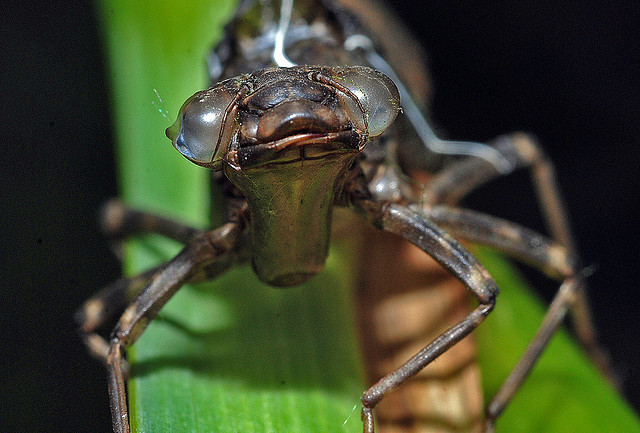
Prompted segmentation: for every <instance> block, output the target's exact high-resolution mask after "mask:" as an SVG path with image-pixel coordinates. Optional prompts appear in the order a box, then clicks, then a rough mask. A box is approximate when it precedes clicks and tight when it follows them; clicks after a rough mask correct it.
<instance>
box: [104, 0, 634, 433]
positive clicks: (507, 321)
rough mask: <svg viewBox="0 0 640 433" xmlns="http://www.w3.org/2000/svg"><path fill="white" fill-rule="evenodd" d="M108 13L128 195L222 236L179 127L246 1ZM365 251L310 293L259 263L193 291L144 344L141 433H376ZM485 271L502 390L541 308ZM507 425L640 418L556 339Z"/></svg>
mask: <svg viewBox="0 0 640 433" xmlns="http://www.w3.org/2000/svg"><path fill="white" fill-rule="evenodd" d="M99 7H100V12H101V17H102V23H103V29H104V35H105V41H106V44H107V51H108V54H109V62H110V71H111V85H112V90H113V107H114V119H115V126H116V132H117V138H118V146H119V169H120V179H121V190H122V196H123V198H124V199H125V200H126V201H127V202H129V203H131V204H134V205H136V206H139V207H143V208H145V209H149V210H153V211H158V212H162V213H165V214H169V215H174V216H176V217H178V218H179V219H181V220H183V221H186V222H189V223H191V224H194V225H198V226H203V227H204V226H207V219H208V218H207V213H208V209H209V192H208V177H207V176H208V173H207V171H206V170H204V169H202V168H198V167H196V166H194V165H193V164H191V163H190V162H188V161H187V160H185V159H184V158H182V157H181V156H180V155H179V154H178V153H177V152H176V151H175V150H174V149H173V148H172V146H171V145H170V143H169V140H167V139H166V138H165V137H164V129H165V128H166V127H167V126H169V125H170V124H171V123H172V120H173V119H174V118H175V115H176V114H177V112H178V109H179V107H180V106H181V105H182V103H183V101H184V100H185V99H186V98H187V97H188V96H190V95H191V94H193V93H194V92H195V91H197V90H200V89H202V88H204V87H206V85H207V79H206V69H205V58H206V55H207V53H208V51H209V50H210V48H211V47H212V46H213V44H214V43H215V42H216V41H217V40H218V39H219V37H220V36H221V34H222V25H223V24H224V23H225V22H226V21H227V20H228V19H229V17H230V16H231V13H232V11H233V8H234V7H235V5H234V4H233V2H232V3H229V2H227V1H223V0H210V1H197V2H195V1H185V0H173V1H171V2H169V1H155V2H154V1H148V0H146V1H145V0H141V1H135V2H132V1H123V0H103V1H102V2H100V3H99ZM156 92H157V93H156ZM157 95H159V97H158V96H157ZM160 98H161V100H160ZM161 111H162V112H165V111H166V112H167V113H168V114H167V116H169V118H165V117H164V115H163V114H162V113H161ZM214 208H215V205H214ZM178 248H179V247H178V245H176V244H175V243H172V242H170V241H166V240H163V239H160V238H157V237H153V236H151V237H148V238H145V239H144V240H143V241H141V242H137V243H134V244H132V245H130V247H129V249H128V254H127V255H128V259H127V263H126V264H127V268H128V271H130V272H135V271H136V270H141V269H144V268H145V267H147V266H149V265H150V264H152V263H158V262H159V261H162V260H166V259H168V258H170V257H171V256H172V255H173V254H175V252H176V251H177V250H178ZM350 250H351V246H349V245H335V246H333V247H332V250H331V255H330V258H329V263H328V266H327V271H326V272H324V273H322V274H321V275H320V276H318V277H316V278H315V279H313V280H312V281H311V282H309V283H307V284H305V285H304V286H302V287H300V288H294V289H289V290H286V291H283V290H279V289H274V288H271V287H267V286H264V285H263V284H261V283H259V282H258V281H257V280H256V277H255V276H254V275H253V273H252V272H251V270H250V269H248V267H246V266H245V267H241V268H239V269H235V270H233V271H231V272H229V273H228V274H227V275H225V276H224V277H222V278H220V279H218V280H216V281H215V282H212V283H206V284H201V285H198V286H197V287H185V288H183V289H181V290H180V291H179V292H178V294H177V295H176V296H175V297H174V299H172V300H171V301H170V302H169V303H168V304H167V306H166V307H165V308H164V309H163V310H162V311H161V313H160V315H159V317H158V318H157V319H156V320H154V321H153V323H152V324H151V325H150V326H149V328H148V330H147V331H146V332H145V333H144V334H143V336H142V337H141V338H140V340H139V341H138V342H137V343H136V344H135V345H134V346H133V347H132V348H131V349H129V350H128V356H129V359H130V361H131V364H132V371H131V379H130V381H129V405H130V410H131V423H132V426H133V428H134V431H139V432H189V433H191V432H240V431H241V432H244V433H252V432H255V433H257V432H261V433H265V432H296V433H302V432H335V431H345V432H357V431H361V428H362V427H361V422H360V417H359V406H358V408H356V409H355V410H354V406H356V405H358V404H359V397H360V394H361V392H362V390H363V389H364V374H363V368H362V361H361V360H360V358H359V353H358V342H357V339H356V338H357V337H356V335H357V334H356V332H355V324H354V319H353V318H352V314H351V311H352V308H353V305H352V303H351V302H352V301H351V296H350V294H349V293H350V290H351V287H353V279H354V278H353V270H352V269H353V267H352V266H349V265H348V264H349V263H351V264H352V263H353V260H352V254H351V251H350ZM485 262H486V263H491V264H492V266H490V270H491V271H492V273H493V274H494V275H496V276H497V279H498V282H499V284H500V286H501V287H502V288H503V291H502V294H501V295H500V297H499V300H498V306H497V308H496V310H495V311H494V312H493V313H492V315H491V317H490V318H489V320H488V321H487V323H486V324H483V325H482V327H481V330H480V332H478V340H479V343H480V347H481V352H480V355H479V356H480V360H481V362H482V366H483V374H484V377H485V385H486V391H487V392H488V395H492V393H494V392H495V390H496V389H497V387H498V386H499V383H500V381H501V380H502V379H503V378H504V377H506V375H507V374H508V371H509V369H510V368H511V367H512V366H513V364H514V363H515V360H516V359H517V358H518V356H519V355H520V353H521V352H522V350H523V348H524V345H525V344H526V342H527V341H528V339H529V338H530V336H531V335H532V334H533V332H534V330H535V327H536V326H537V324H538V323H539V321H540V312H541V308H540V305H539V302H538V301H536V300H535V299H533V298H532V297H531V295H530V294H528V293H529V292H527V291H526V290H523V289H522V288H521V284H520V282H517V281H516V279H515V278H514V276H513V275H512V272H511V271H510V270H509V269H508V267H505V266H504V265H503V264H502V263H501V262H500V261H499V260H496V259H494V258H491V259H488V261H485ZM493 263H495V264H493ZM105 410H107V409H106V408H105ZM345 420H346V421H347V422H346V424H344V425H343V423H344V422H345ZM498 428H499V431H503V432H514V431H518V432H563V433H564V432H567V431H580V432H588V431H593V432H596V431H597V432H604V431H625V432H632V431H640V427H639V424H638V420H637V419H636V418H635V416H634V415H633V413H632V412H631V410H630V409H629V408H628V407H627V405H626V404H625V403H624V402H623V401H622V400H621V399H620V398H618V397H617V396H616V394H615V393H614V392H613V391H612V390H611V389H610V388H609V387H608V386H607V385H606V383H605V382H604V381H603V380H602V379H601V378H600V377H599V376H598V374H597V373H596V372H595V371H594V370H593V368H592V367H591V365H590V364H589V363H588V361H586V360H585V359H584V357H583V356H582V355H581V353H580V351H579V350H578V349H576V348H575V346H574V345H573V343H572V342H571V341H570V339H569V338H568V337H567V336H566V335H564V334H563V335H561V336H559V337H557V338H555V339H554V342H553V344H552V348H551V349H550V351H549V352H548V353H547V354H545V355H544V357H543V360H542V362H541V365H540V366H539V368H537V369H536V370H535V373H534V374H533V375H532V377H531V378H530V380H528V381H527V384H526V386H525V389H524V390H523V392H521V393H519V394H518V396H517V398H516V399H515V400H514V402H513V404H512V405H511V406H510V407H509V408H508V410H507V411H506V413H505V415H504V417H503V418H501V420H500V421H499V424H498Z"/></svg>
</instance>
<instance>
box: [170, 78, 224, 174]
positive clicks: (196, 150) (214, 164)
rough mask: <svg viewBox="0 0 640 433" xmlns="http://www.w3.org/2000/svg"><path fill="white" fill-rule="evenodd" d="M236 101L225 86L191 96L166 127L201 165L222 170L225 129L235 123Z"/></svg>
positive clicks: (173, 139)
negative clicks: (175, 117)
mask: <svg viewBox="0 0 640 433" xmlns="http://www.w3.org/2000/svg"><path fill="white" fill-rule="evenodd" d="M234 101H235V96H234V95H232V94H231V93H229V92H228V91H227V90H226V88H225V87H222V86H217V87H213V88H211V89H208V90H203V91H201V92H198V93H196V94H195V95H193V96H192V97H191V98H189V99H187V101H186V102H185V103H184V104H183V105H182V108H181V109H180V113H179V114H178V118H177V120H176V121H175V123H174V124H173V125H171V126H170V127H169V128H167V130H166V134H167V137H169V138H170V139H171V142H172V143H173V147H175V148H176V149H178V151H179V152H180V153H182V154H183V155H184V156H185V157H187V158H188V159H189V160H191V161H192V162H194V163H196V164H198V165H202V166H204V167H208V168H212V169H214V170H217V169H220V168H221V166H222V159H223V158H224V156H225V154H226V152H227V146H228V140H225V138H226V137H228V134H227V133H226V132H227V131H224V130H223V129H227V130H228V129H230V128H229V127H228V125H232V124H233V122H232V121H231V119H233V114H234V113H232V111H234V109H235V107H233V106H232V103H233V102H234ZM227 113H228V114H227ZM225 119H226V121H225Z"/></svg>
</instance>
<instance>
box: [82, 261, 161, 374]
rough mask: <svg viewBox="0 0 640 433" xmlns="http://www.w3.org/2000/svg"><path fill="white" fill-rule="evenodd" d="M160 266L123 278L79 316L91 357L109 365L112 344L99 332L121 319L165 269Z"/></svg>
mask: <svg viewBox="0 0 640 433" xmlns="http://www.w3.org/2000/svg"><path fill="white" fill-rule="evenodd" d="M161 267H162V266H158V267H155V268H152V269H148V270H146V271H144V272H142V273H140V274H138V275H136V276H133V277H129V278H120V279H118V280H116V281H114V282H113V283H111V284H109V285H108V286H106V287H104V288H103V289H102V290H100V291H99V292H97V293H96V294H94V295H93V296H92V297H91V298H90V299H88V300H87V301H86V302H85V303H84V304H83V305H82V307H80V308H79V309H78V311H77V312H76V314H75V320H76V323H78V325H79V327H80V332H81V334H82V340H83V341H84V343H85V345H86V346H87V348H88V349H89V353H90V354H91V355H92V356H93V357H95V358H97V359H99V360H100V361H102V362H103V363H106V362H107V354H108V352H109V343H108V342H107V341H106V340H105V339H104V338H102V337H101V336H100V335H98V333H97V332H96V331H97V330H98V329H100V328H101V327H102V326H103V325H105V324H107V323H108V322H109V320H111V319H112V318H114V317H118V316H119V315H120V314H122V312H123V311H124V309H125V308H126V307H127V305H128V304H129V302H131V300H132V299H134V298H135V297H136V296H137V295H138V293H140V290H142V289H143V288H144V287H145V286H146V285H147V283H148V282H149V280H150V279H151V277H152V276H153V275H154V274H155V273H156V272H158V270H159V269H161Z"/></svg>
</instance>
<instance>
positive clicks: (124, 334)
mask: <svg viewBox="0 0 640 433" xmlns="http://www.w3.org/2000/svg"><path fill="white" fill-rule="evenodd" d="M240 231H241V229H240V227H239V225H238V224H236V223H227V224H225V225H224V226H222V227H220V228H219V229H217V230H213V231H211V232H207V233H205V234H204V235H201V236H197V237H195V238H193V239H192V240H191V241H190V242H189V243H188V244H187V246H186V247H185V248H184V249H183V250H182V251H181V252H180V253H179V254H178V255H177V256H176V257H174V258H173V259H172V260H171V261H169V262H168V263H167V264H166V265H164V266H163V267H162V268H161V269H160V270H159V271H158V272H157V273H156V274H155V275H154V276H153V277H151V279H150V281H149V284H148V285H147V286H146V287H145V288H144V289H143V290H142V291H141V292H140V295H139V296H138V297H137V298H136V299H135V300H134V301H133V302H132V303H131V304H130V305H129V306H128V307H127V308H126V310H125V311H124V313H123V314H122V316H121V317H120V321H119V322H118V324H117V325H116V327H115V329H114V330H113V333H112V337H111V341H110V344H109V351H108V355H107V370H108V374H109V399H110V403H111V417H112V421H113V429H114V432H115V433H129V431H130V430H129V415H128V410H127V399H126V391H125V373H124V371H123V363H124V360H123V355H124V350H125V349H126V348H127V347H129V346H131V345H132V344H133V343H135V342H136V340H137V339H138V338H139V337H140V335H141V334H142V333H143V332H144V330H145V329H146V327H147V325H148V324H149V322H151V320H153V318H154V317H155V316H156V315H157V314H158V312H159V311H160V309H161V308H162V307H163V306H164V305H165V304H166V303H167V301H168V300H169V299H170V298H171V297H172V296H173V294H174V293H176V291H177V290H178V289H179V288H180V287H182V286H183V285H184V284H185V283H186V282H188V281H189V280H191V279H192V278H193V277H194V276H197V275H198V273H200V272H201V271H202V270H204V269H206V268H207V267H208V266H211V265H212V264H214V263H215V262H216V260H218V259H219V258H220V257H221V256H223V255H224V254H225V253H227V252H229V251H231V250H233V249H234V248H235V246H236V244H237V242H238V240H239V237H240Z"/></svg>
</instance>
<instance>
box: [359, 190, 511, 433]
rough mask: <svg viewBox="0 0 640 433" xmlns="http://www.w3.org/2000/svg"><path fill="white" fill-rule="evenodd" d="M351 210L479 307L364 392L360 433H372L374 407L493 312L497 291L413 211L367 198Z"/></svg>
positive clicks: (452, 243) (452, 241) (451, 241)
mask: <svg viewBox="0 0 640 433" xmlns="http://www.w3.org/2000/svg"><path fill="white" fill-rule="evenodd" d="M352 205H353V207H355V209H356V211H357V212H358V213H360V214H361V215H363V216H364V217H365V218H366V219H368V220H369V221H370V222H371V223H372V224H373V225H375V226H376V227H378V228H380V229H382V230H384V231H387V232H390V233H394V234H396V235H399V236H401V237H402V238H404V239H406V240H408V241H409V242H411V243H412V244H414V245H416V246H417V247H419V248H420V249H421V250H423V251H424V252H426V253H427V254H428V255H430V256H431V257H433V258H434V259H435V260H436V261H437V262H438V263H440V264H441V265H442V266H443V267H444V268H445V269H447V270H448V271H449V272H451V273H452V274H453V275H454V276H455V277H456V278H457V279H458V280H460V281H461V282H462V283H463V284H464V285H465V286H466V287H467V288H468V289H469V290H470V291H471V293H472V294H473V295H474V296H475V297H476V298H477V299H478V301H479V305H478V306H477V307H476V308H475V309H474V310H473V311H472V312H471V313H470V314H469V315H467V317H465V318H464V319H463V320H462V321H461V322H460V323H458V324H457V325H454V326H453V327H451V328H449V329H448V330H446V331H445V332H444V333H442V334H441V335H440V336H439V337H438V338H436V339H435V340H434V341H432V342H431V343H430V344H428V345H427V346H426V347H425V348H424V349H422V350H420V351H419V352H418V353H417V354H416V355H414V356H413V357H412V358H411V359H409V360H408V361H407V362H406V363H405V364H404V365H403V366H402V367H400V368H399V369H397V370H396V371H394V372H392V373H390V374H388V375H386V376H385V377H383V378H382V379H380V380H379V381H378V382H377V383H376V384H374V385H373V386H372V387H371V388H369V389H368V390H366V391H365V392H364V394H363V396H362V404H363V409H362V419H363V423H364V433H374V420H373V408H374V407H375V405H376V404H377V403H379V402H380V400H382V399H383V398H384V397H385V396H386V395H387V394H388V393H390V392H391V391H393V390H394V389H396V388H397V387H399V386H400V385H402V384H403V383H405V382H406V381H407V380H409V379H410V378H412V377H413V376H415V375H416V374H417V373H418V372H420V371H421V370H422V369H424V368H425V367H426V366H427V365H428V364H429V363H431V362H432V361H433V360H434V359H436V358H437V357H438V356H440V355H441V354H442V353H444V352H446V351H447V350H449V349H450V348H451V347H452V346H453V345H455V344H456V343H457V342H459V341H460V340H462V339H463V338H464V337H466V336H467V335H468V334H469V333H470V332H471V331H473V330H474V329H475V328H476V327H477V326H478V325H479V324H480V323H482V322H483V321H484V319H485V318H486V317H487V315H488V314H489V313H490V312H491V311H492V310H493V307H494V305H495V299H496V296H497V294H498V288H497V286H496V284H495V282H494V281H493V279H492V278H491V276H490V275H489V273H488V272H487V271H486V270H485V269H484V268H483V267H482V265H480V263H478V261H477V260H476V259H475V257H473V255H472V254H471V253H469V252H468V251H467V250H466V249H465V248H464V247H463V246H462V245H461V244H460V243H458V241H456V240H455V239H454V238H453V237H452V236H450V235H449V234H447V233H446V232H445V231H444V230H442V229H441V228H439V227H438V226H437V225H435V224H434V223H433V222H431V221H429V220H428V219H426V218H424V216H423V215H421V214H420V213H419V212H415V211H413V210H411V209H408V208H406V207H404V206H399V205H395V204H390V203H379V202H375V201H371V200H367V199H355V200H353V201H352Z"/></svg>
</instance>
